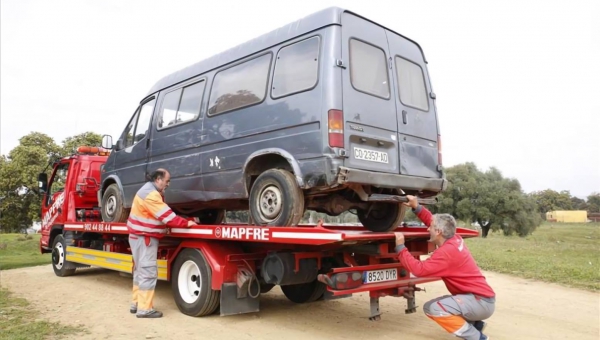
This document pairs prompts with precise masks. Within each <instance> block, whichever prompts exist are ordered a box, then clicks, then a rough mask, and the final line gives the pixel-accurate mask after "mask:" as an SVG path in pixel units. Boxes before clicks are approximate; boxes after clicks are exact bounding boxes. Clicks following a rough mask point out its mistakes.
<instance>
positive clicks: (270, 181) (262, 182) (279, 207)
mask: <svg viewBox="0 0 600 340" xmlns="http://www.w3.org/2000/svg"><path fill="white" fill-rule="evenodd" d="M249 206H250V216H251V217H252V221H254V224H256V225H266V226H296V225H298V223H300V220H302V216H303V215H304V192H302V190H301V189H300V188H299V187H298V185H297V184H296V179H295V178H294V175H293V174H292V173H291V172H289V171H286V170H282V169H270V170H267V171H265V172H263V173H262V174H260V176H258V178H257V179H256V181H255V182H254V184H253V185H252V189H251V190H250V202H249Z"/></svg>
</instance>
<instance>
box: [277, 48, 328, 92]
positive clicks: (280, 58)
mask: <svg viewBox="0 0 600 340" xmlns="http://www.w3.org/2000/svg"><path fill="white" fill-rule="evenodd" d="M318 57H319V37H312V38H309V39H306V40H304V41H300V42H298V43H295V44H293V45H290V46H285V47H283V48H281V50H279V53H277V60H275V71H274V72H273V73H274V74H273V88H272V91H271V94H272V96H273V98H279V97H283V96H286V95H289V94H292V93H297V92H301V91H304V90H308V89H311V88H312V87H313V86H315V85H316V84H317V79H318V76H319V75H318V68H319V61H318Z"/></svg>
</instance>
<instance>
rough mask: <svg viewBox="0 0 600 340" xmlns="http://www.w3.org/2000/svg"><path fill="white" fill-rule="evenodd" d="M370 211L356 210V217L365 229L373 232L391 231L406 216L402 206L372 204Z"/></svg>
mask: <svg viewBox="0 0 600 340" xmlns="http://www.w3.org/2000/svg"><path fill="white" fill-rule="evenodd" d="M369 208H370V209H367V210H363V209H357V214H356V215H357V217H358V220H359V221H360V223H362V225H363V226H365V228H367V229H368V230H370V231H374V232H384V231H392V230H394V229H396V228H398V226H399V225H400V223H402V220H404V215H405V214H406V206H405V205H403V204H390V203H379V202H376V203H372V204H371V206H370V207H369Z"/></svg>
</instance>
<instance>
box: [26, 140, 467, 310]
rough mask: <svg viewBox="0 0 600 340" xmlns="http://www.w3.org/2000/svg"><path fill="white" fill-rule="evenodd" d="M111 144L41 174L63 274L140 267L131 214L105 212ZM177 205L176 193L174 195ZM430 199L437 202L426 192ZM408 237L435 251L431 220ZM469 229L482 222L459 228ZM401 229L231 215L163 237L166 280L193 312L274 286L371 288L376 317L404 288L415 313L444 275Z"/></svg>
mask: <svg viewBox="0 0 600 340" xmlns="http://www.w3.org/2000/svg"><path fill="white" fill-rule="evenodd" d="M109 153H110V151H109V150H106V149H102V148H99V147H89V146H82V147H79V148H78V149H77V151H76V152H75V153H74V154H73V155H71V156H67V157H64V158H61V159H58V160H56V161H55V162H53V164H52V171H51V175H50V179H49V180H48V176H47V175H46V173H40V174H39V176H38V181H39V186H40V192H41V197H42V201H43V202H42V205H41V206H42V208H41V217H42V229H41V234H42V237H41V239H40V251H41V252H42V253H51V254H52V267H53V270H54V273H55V274H56V275H57V276H60V277H65V276H70V275H73V274H75V272H76V270H78V269H79V268H88V267H99V268H105V269H110V270H114V271H118V272H122V273H129V274H131V273H132V269H133V259H132V255H131V249H130V247H129V244H128V229H127V225H126V224H125V223H107V222H104V221H102V218H101V214H100V210H99V207H98V199H97V197H98V196H97V192H98V190H99V189H100V187H99V181H100V171H101V167H102V165H103V164H104V162H105V161H106V158H107V156H108V155H109ZM166 203H167V204H168V202H166ZM422 203H424V204H426V203H431V202H430V201H427V200H425V199H423V200H422ZM396 231H401V232H403V233H404V235H405V239H406V246H407V248H408V249H409V250H410V252H411V254H412V255H413V256H414V257H416V258H418V257H419V256H421V255H427V254H429V253H430V252H432V251H433V250H434V245H433V244H432V243H430V242H428V241H427V240H428V238H429V232H428V231H427V228H423V227H402V226H399V227H398V228H397V229H396ZM457 233H458V234H459V235H461V236H462V237H463V238H468V237H477V236H478V232H477V231H475V230H469V229H463V228H458V230H457ZM394 242H395V236H394V234H393V232H381V233H378V232H372V231H368V230H366V229H365V228H364V227H362V226H360V225H359V226H347V225H326V224H324V223H323V222H322V221H321V220H319V222H318V223H317V224H315V225H313V224H301V225H298V226H295V227H286V226H282V227H262V226H257V225H252V224H251V223H249V224H244V223H229V222H223V223H222V224H218V225H198V226H194V227H191V228H171V229H170V230H169V233H168V235H167V236H166V237H164V238H163V239H161V240H160V246H159V248H158V254H157V258H158V261H157V267H158V279H159V280H164V281H169V282H170V283H171V289H172V294H173V297H174V300H175V303H176V305H177V307H178V309H179V310H180V312H182V313H183V314H185V315H189V316H196V317H199V316H207V315H211V314H215V313H216V311H217V310H218V311H219V313H220V315H221V316H226V315H234V314H241V313H252V312H258V311H259V302H260V295H261V294H265V293H267V292H269V291H270V290H271V289H272V288H273V287H274V286H276V285H278V286H280V287H281V290H282V292H283V294H284V295H285V296H286V297H287V298H288V299H289V300H291V301H292V302H295V303H310V302H314V301H317V300H330V299H337V298H344V297H349V296H352V295H353V294H357V293H368V294H369V297H370V313H369V319H370V320H380V319H381V311H380V309H379V299H380V298H381V297H384V296H392V297H404V298H405V299H406V301H407V308H406V310H405V312H406V313H414V312H416V309H417V305H416V300H415V293H416V292H417V291H420V290H422V288H421V287H418V286H417V285H422V284H424V283H427V282H433V281H437V280H440V278H437V277H415V276H414V275H413V274H412V273H410V272H409V271H407V269H406V268H403V266H402V265H401V263H400V262H399V261H398V259H397V255H396V254H395V253H394V246H395V244H394Z"/></svg>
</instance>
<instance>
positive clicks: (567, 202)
mask: <svg viewBox="0 0 600 340" xmlns="http://www.w3.org/2000/svg"><path fill="white" fill-rule="evenodd" d="M531 196H532V197H533V199H534V200H535V201H536V203H537V205H538V208H539V212H540V213H542V214H545V213H547V212H548V211H555V210H572V209H573V201H572V199H571V193H570V192H569V191H568V190H563V191H561V192H558V191H555V190H552V189H546V190H543V191H536V192H533V193H531Z"/></svg>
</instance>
